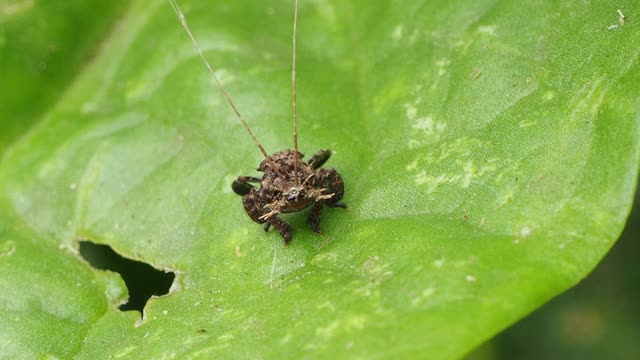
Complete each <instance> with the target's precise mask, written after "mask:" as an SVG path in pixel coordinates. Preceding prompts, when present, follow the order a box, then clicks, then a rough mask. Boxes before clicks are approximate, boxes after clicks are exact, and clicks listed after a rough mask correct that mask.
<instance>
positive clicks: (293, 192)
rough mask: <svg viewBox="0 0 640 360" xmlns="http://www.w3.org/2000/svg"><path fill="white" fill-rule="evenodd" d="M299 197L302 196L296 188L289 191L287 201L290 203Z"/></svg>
mask: <svg viewBox="0 0 640 360" xmlns="http://www.w3.org/2000/svg"><path fill="white" fill-rule="evenodd" d="M300 195H302V191H300V190H299V189H297V188H293V189H291V190H289V195H287V201H289V202H292V201H295V200H296V199H297V198H298V197H299V196H300Z"/></svg>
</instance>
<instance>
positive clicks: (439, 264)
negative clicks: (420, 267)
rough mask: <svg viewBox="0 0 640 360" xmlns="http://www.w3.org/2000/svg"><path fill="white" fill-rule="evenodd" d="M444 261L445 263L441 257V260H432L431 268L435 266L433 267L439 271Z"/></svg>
mask: <svg viewBox="0 0 640 360" xmlns="http://www.w3.org/2000/svg"><path fill="white" fill-rule="evenodd" d="M444 261H445V258H444V256H443V257H441V258H439V259H437V260H434V261H433V266H435V267H437V268H438V269H439V268H441V267H442V266H443V265H444Z"/></svg>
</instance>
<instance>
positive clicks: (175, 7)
mask: <svg viewBox="0 0 640 360" xmlns="http://www.w3.org/2000/svg"><path fill="white" fill-rule="evenodd" d="M296 1H297V0H296ZM169 3H171V6H172V7H173V10H174V11H175V12H176V15H178V19H179V20H180V23H181V24H182V27H183V28H184V30H185V31H186V32H187V35H189V37H190V38H191V41H192V42H193V45H194V46H195V47H196V50H197V51H198V55H200V58H201V59H202V61H204V64H205V65H206V66H207V69H209V73H211V76H212V77H213V80H215V82H216V84H217V85H218V87H219V88H220V90H222V94H224V97H225V98H226V99H227V102H228V103H229V105H231V108H232V109H233V111H234V112H235V113H236V116H237V117H238V120H240V122H241V123H242V125H243V126H244V128H245V129H247V132H248V133H249V135H250V136H251V139H253V142H254V143H255V144H256V145H258V149H260V152H262V155H264V157H265V159H267V160H268V161H269V163H270V165H271V166H272V167H273V169H274V170H275V171H276V173H278V175H280V176H282V174H280V171H278V166H276V164H275V162H274V161H273V159H271V157H270V156H269V154H267V152H266V151H265V149H264V147H262V144H260V142H259V141H258V139H257V138H256V136H255V135H254V134H253V131H251V128H249V125H248V124H247V122H246V121H245V120H244V118H243V117H242V115H240V111H238V108H236V105H235V104H234V103H233V100H231V97H230V96H229V94H228V93H227V90H225V88H224V86H222V83H221V82H220V80H218V77H217V76H216V72H215V71H213V68H212V67H211V64H209V61H207V58H205V57H204V53H203V52H202V48H200V45H199V44H198V41H196V38H195V37H194V36H193V33H192V32H191V29H190V28H189V24H187V18H186V17H185V16H184V13H183V12H182V10H181V9H180V7H179V6H178V4H177V3H176V2H175V0H169Z"/></svg>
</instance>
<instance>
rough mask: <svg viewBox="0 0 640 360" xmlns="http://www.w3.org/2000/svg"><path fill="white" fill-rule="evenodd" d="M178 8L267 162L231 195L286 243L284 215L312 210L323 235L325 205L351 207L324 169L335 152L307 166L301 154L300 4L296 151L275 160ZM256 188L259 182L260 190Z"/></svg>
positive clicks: (336, 180) (333, 174) (338, 179)
mask: <svg viewBox="0 0 640 360" xmlns="http://www.w3.org/2000/svg"><path fill="white" fill-rule="evenodd" d="M169 2H170V3H171V5H172V6H173V9H174V10H175V12H176V14H177V15H178V18H179V19H180V22H181V23H182V26H183V27H184V29H185V30H186V32H187V34H188V35H189V37H190V38H191V41H192V42H193V44H194V45H195V47H196V49H197V51H198V54H199V55H200V57H201V58H202V60H203V61H204V63H205V65H206V66H207V69H209V72H210V73H211V76H212V77H213V79H214V81H215V82H216V84H217V85H218V87H219V88H220V90H221V91H222V94H223V95H224V97H225V98H226V99H227V102H228V103H229V105H230V106H231V108H232V109H233V111H234V112H235V114H236V116H237V117H238V119H239V120H240V122H241V123H242V125H243V126H244V128H245V129H246V130H247V132H248V133H249V135H250V136H251V138H252V139H253V142H254V143H255V144H256V145H257V146H258V149H260V152H262V155H264V157H265V159H264V160H263V161H262V163H260V166H259V167H258V169H257V170H258V171H261V172H263V173H264V174H263V175H262V177H261V178H258V177H252V176H240V177H238V179H237V180H235V181H234V182H233V184H232V185H231V187H232V189H233V191H235V192H236V193H237V194H238V195H241V196H242V204H243V205H244V209H245V211H246V212H247V214H248V215H249V217H250V218H251V219H252V220H253V221H255V222H257V223H260V224H265V226H264V230H265V231H268V230H269V228H270V227H271V226H273V227H275V228H276V229H277V230H278V231H279V232H280V234H282V237H284V242H285V244H288V243H289V241H291V227H290V226H289V225H288V224H287V223H286V222H284V221H283V220H282V219H280V218H279V217H278V214H281V213H291V212H297V211H300V210H302V209H305V208H308V207H310V206H311V207H312V208H311V214H310V215H309V220H308V223H309V225H310V226H311V229H312V230H313V231H314V232H316V233H318V234H320V233H321V232H320V225H319V224H320V215H321V214H322V209H323V207H324V206H328V207H341V208H346V207H347V206H346V205H345V204H344V203H342V202H340V200H342V197H343V196H344V183H343V181H342V178H341V177H340V174H338V172H337V171H336V170H335V169H332V168H329V169H323V168H321V167H322V165H324V163H325V162H327V160H329V157H330V156H331V150H328V149H325V150H320V151H318V152H317V153H316V154H315V155H313V156H312V157H311V159H310V160H309V161H308V162H303V161H302V158H303V157H304V155H303V154H302V153H300V152H299V151H298V118H297V109H296V30H297V21H298V0H295V10H294V18H293V61H292V63H293V65H292V72H291V85H292V98H293V150H283V151H279V152H277V153H275V154H273V155H271V156H269V155H268V154H267V152H266V151H265V149H264V147H263V146H262V145H261V144H260V142H258V140H257V139H256V137H255V135H254V134H253V132H252V131H251V129H250V128H249V125H247V122H246V121H245V120H244V118H243V117H242V116H241V115H240V112H239V111H238V109H237V108H236V106H235V104H234V103H233V101H232V100H231V97H230V96H229V94H228V93H227V91H226V90H225V88H224V86H222V83H220V81H219V80H218V78H217V76H216V74H215V72H214V71H213V68H212V67H211V65H210V64H209V62H208V61H207V59H206V58H205V57H204V54H203V53H202V50H201V49H200V46H199V45H198V42H197V41H196V39H195V37H194V36H193V34H192V33H191V30H190V29H189V25H188V24H187V21H186V19H185V16H184V14H183V13H182V10H180V8H179V7H178V4H176V2H175V0H169ZM252 184H259V185H260V186H259V187H256V186H254V185H252Z"/></svg>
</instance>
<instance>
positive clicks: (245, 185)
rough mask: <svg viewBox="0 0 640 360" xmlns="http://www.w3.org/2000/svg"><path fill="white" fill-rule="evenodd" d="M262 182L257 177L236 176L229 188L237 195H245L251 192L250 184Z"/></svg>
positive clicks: (251, 186)
mask: <svg viewBox="0 0 640 360" xmlns="http://www.w3.org/2000/svg"><path fill="white" fill-rule="evenodd" d="M260 181H262V180H261V179H259V178H257V177H252V176H238V179H237V180H234V181H233V183H232V184H231V188H232V189H233V191H234V192H235V193H236V194H238V195H246V194H248V193H249V191H251V189H252V188H253V185H251V184H249V183H250V182H253V183H259V182H260Z"/></svg>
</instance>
